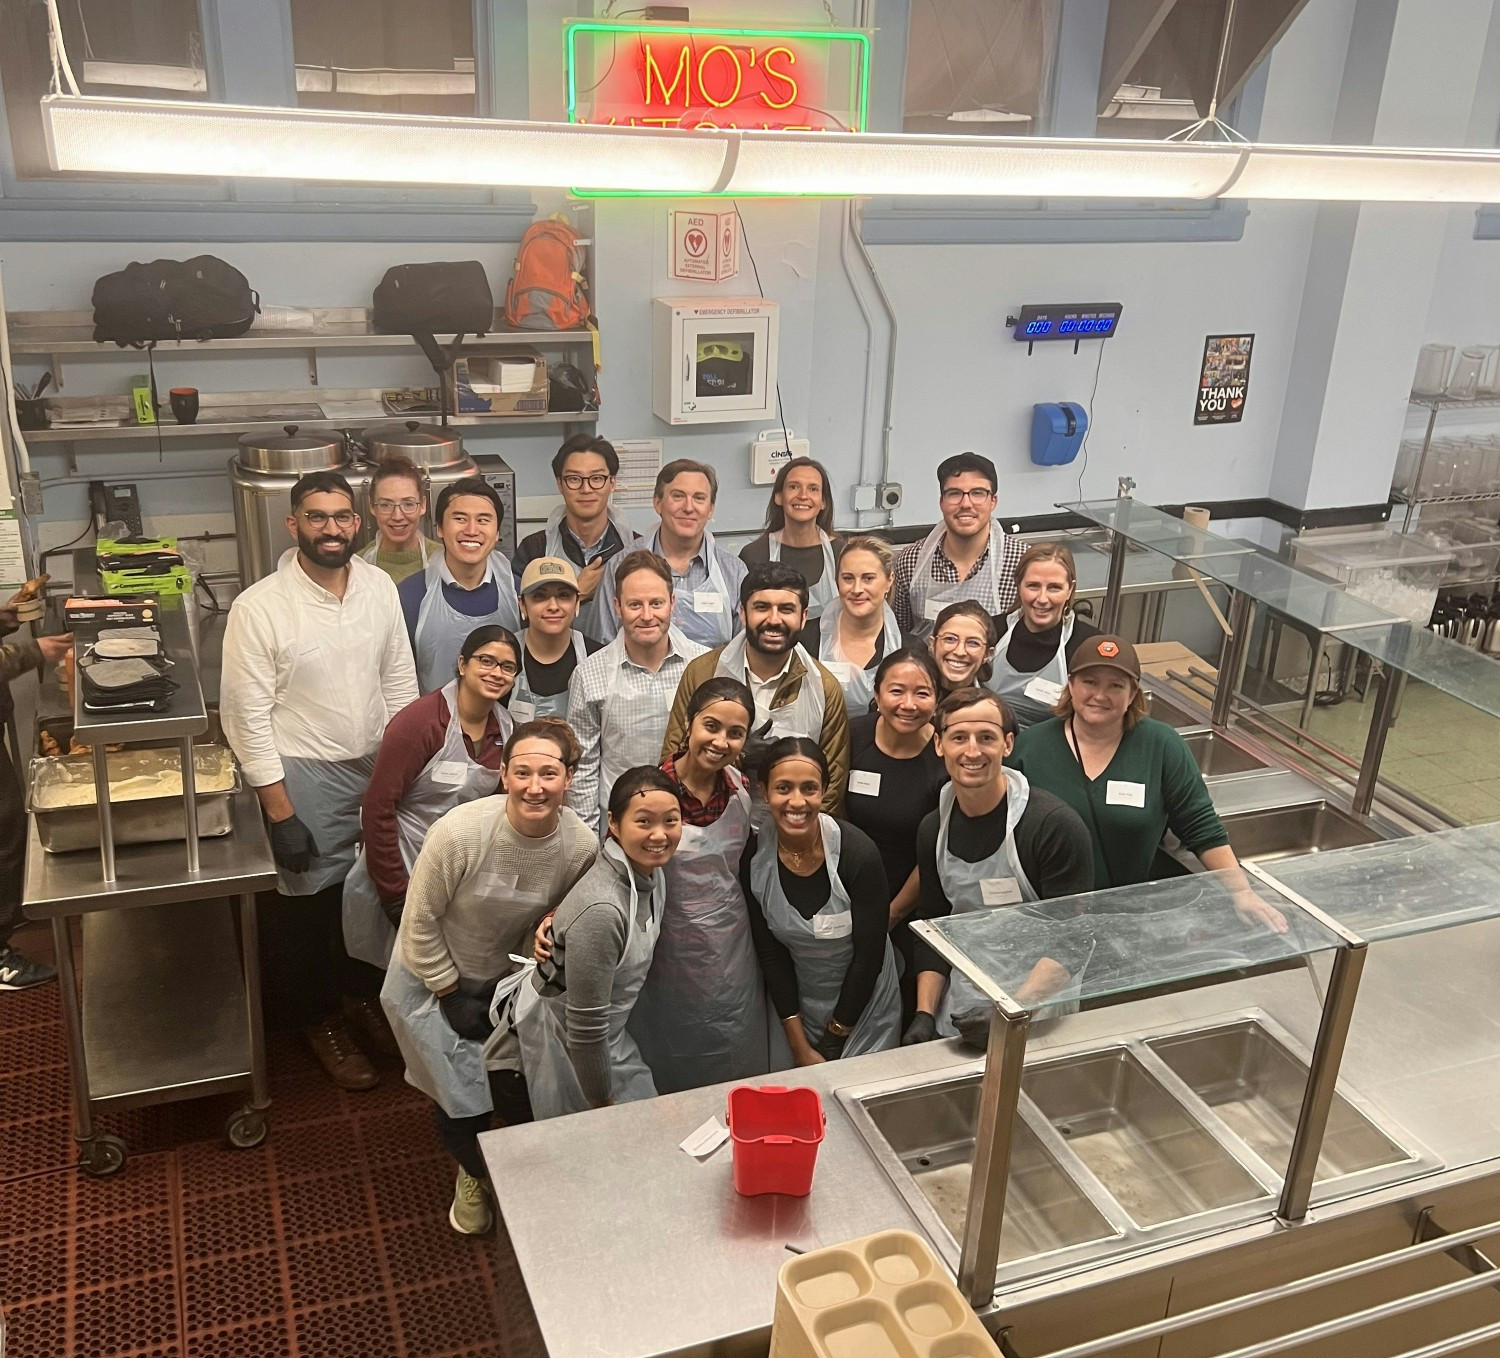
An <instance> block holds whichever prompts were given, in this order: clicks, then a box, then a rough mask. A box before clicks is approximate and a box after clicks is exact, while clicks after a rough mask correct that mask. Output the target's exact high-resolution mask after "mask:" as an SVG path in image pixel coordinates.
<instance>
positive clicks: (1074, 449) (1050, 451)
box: [1031, 401, 1089, 467]
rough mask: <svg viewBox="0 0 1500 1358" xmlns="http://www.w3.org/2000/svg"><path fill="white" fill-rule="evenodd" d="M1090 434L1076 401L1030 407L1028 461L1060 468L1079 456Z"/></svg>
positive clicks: (1084, 415) (1044, 403) (1086, 419)
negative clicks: (1085, 437)
mask: <svg viewBox="0 0 1500 1358" xmlns="http://www.w3.org/2000/svg"><path fill="white" fill-rule="evenodd" d="M1088 430H1089V417H1088V412H1087V411H1086V410H1084V408H1083V407H1082V406H1081V405H1079V404H1078V403H1077V402H1076V401H1052V402H1041V403H1039V404H1037V405H1034V406H1032V407H1031V460H1032V461H1033V462H1035V463H1036V464H1037V465H1038V466H1041V467H1061V466H1062V465H1063V464H1064V463H1067V462H1071V461H1072V460H1073V459H1074V458H1075V457H1077V456H1078V449H1079V448H1080V447H1081V446H1082V445H1083V436H1084V435H1085V434H1086V433H1088Z"/></svg>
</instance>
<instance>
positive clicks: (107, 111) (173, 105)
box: [42, 95, 1500, 203]
mask: <svg viewBox="0 0 1500 1358" xmlns="http://www.w3.org/2000/svg"><path fill="white" fill-rule="evenodd" d="M42 114H43V124H44V127H45V128H46V133H47V148H48V154H49V157H50V159H51V163H52V165H53V167H54V168H55V169H59V170H76V171H82V172H86V173H91V174H99V173H106V174H107V173H125V174H139V173H141V172H142V168H143V167H148V168H149V173H151V174H153V175H161V174H165V175H189V176H210V177H213V178H252V179H255V178H270V179H313V180H333V181H343V182H347V183H370V184H375V183H379V184H465V185H483V186H502V185H514V186H519V187H525V188H569V187H580V188H588V189H592V190H596V191H601V192H613V193H632V192H637V193H675V194H681V195H684V196H689V195H696V194H708V193H746V194H765V195H783V196H788V197H790V196H795V195H804V194H806V195H822V196H828V197H866V196H871V195H897V196H903V195H914V196H930V195H944V196H955V195H964V196H979V197H1002V198H1003V197H1013V198H1137V199H1138V198H1175V199H1187V200H1195V199H1196V200H1208V199H1214V198H1266V199H1271V198H1276V199H1303V200H1341V201H1368V202H1409V203H1485V202H1500V151H1490V150H1468V149H1459V150H1442V149H1426V148H1411V149H1404V148H1385V147H1352V146H1275V145H1261V144H1258V143H1243V144H1242V143H1225V142H1182V141H1178V142H1161V141H1126V140H1116V139H1108V138H1101V139H1083V138H1080V139H1073V140H1065V139H1061V138H1042V137H942V136H906V135H896V134H885V135H882V134H860V133H844V132H759V131H744V132H736V131H729V130H723V129H704V130H701V131H685V130H678V129H657V128H632V127H608V126H602V127H601V126H594V125H582V124H571V123H541V122H520V121H510V122H506V121H499V120H492V119H481V118H443V117H423V116H415V115H402V114H380V113H342V112H336V111H327V110H318V109H290V108H261V107H253V106H240V105H231V104H213V103H202V102H194V103H190V102H186V101H182V102H174V101H171V100H147V99H100V98H94V97H80V96H77V95H48V96H47V97H46V98H44V99H43V100H42Z"/></svg>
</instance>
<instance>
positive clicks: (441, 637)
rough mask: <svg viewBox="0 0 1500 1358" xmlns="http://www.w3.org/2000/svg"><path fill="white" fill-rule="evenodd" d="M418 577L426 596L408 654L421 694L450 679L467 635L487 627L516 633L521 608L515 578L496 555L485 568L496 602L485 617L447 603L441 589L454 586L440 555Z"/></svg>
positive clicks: (494, 554)
mask: <svg viewBox="0 0 1500 1358" xmlns="http://www.w3.org/2000/svg"><path fill="white" fill-rule="evenodd" d="M422 576H423V579H424V580H425V581H426V582H427V593H426V594H424V595H423V596H422V607H421V608H420V609H419V610H418V612H417V630H416V634H415V637H414V639H413V646H412V650H413V652H414V653H415V656H416V661H417V687H418V688H419V689H420V690H421V691H422V692H423V693H431V692H432V690H433V689H435V688H442V686H443V685H444V684H446V683H447V682H448V680H450V679H452V678H453V677H454V674H455V673H456V671H457V668H458V653H459V651H460V649H462V647H463V644H464V638H465V637H467V636H468V635H469V633H470V632H472V631H473V630H474V629H475V628H476V627H484V626H486V625H488V624H490V623H499V624H500V626H502V627H508V628H510V630H511V631H512V632H514V631H516V630H517V629H518V628H519V627H520V625H521V605H520V604H519V603H518V602H517V600H516V577H515V576H514V575H513V574H512V573H511V569H510V562H509V561H507V560H506V559H505V558H504V557H503V556H501V555H500V553H499V552H491V553H490V559H489V562H488V564H487V565H486V567H485V576H484V578H485V581H489V580H493V581H494V582H495V589H496V591H497V593H498V594H499V598H500V602H499V604H498V606H497V607H496V609H495V611H494V612H493V613H491V614H490V615H489V616H487V617H482V618H471V617H469V616H468V615H467V614H464V613H460V612H458V610H457V609H455V608H454V607H453V606H452V605H451V604H450V603H449V602H448V599H447V597H446V596H445V595H444V593H443V586H444V585H445V584H448V585H451V584H455V583H457V582H456V581H455V580H454V579H453V573H452V572H451V571H450V570H449V569H448V560H447V557H446V555H445V554H444V553H441V552H439V553H438V554H437V555H436V556H434V557H433V558H432V560H431V561H429V562H428V563H427V568H426V570H425V571H423V573H422ZM481 583H483V582H481Z"/></svg>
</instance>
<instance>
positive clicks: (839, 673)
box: [820, 660, 854, 684]
mask: <svg viewBox="0 0 1500 1358" xmlns="http://www.w3.org/2000/svg"><path fill="white" fill-rule="evenodd" d="M820 663H821V664H822V666H823V668H824V669H825V670H827V671H828V673H829V674H831V675H833V677H834V678H835V679H837V680H838V681H839V683H841V684H847V683H848V682H849V681H850V680H851V679H852V678H854V666H853V665H851V664H850V663H849V662H848V661H847V660H824V661H822V662H820Z"/></svg>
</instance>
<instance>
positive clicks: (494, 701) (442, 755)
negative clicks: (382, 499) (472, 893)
mask: <svg viewBox="0 0 1500 1358" xmlns="http://www.w3.org/2000/svg"><path fill="white" fill-rule="evenodd" d="M520 661H521V643H520V642H519V641H517V640H516V638H515V636H514V635H513V634H512V633H511V632H509V631H508V630H507V629H506V628H504V627H498V626H489V627H476V628H475V629H474V630H473V631H472V632H470V633H469V635H468V636H467V637H466V638H465V639H464V643H463V646H462V647H461V648H460V651H459V657H458V666H457V669H458V673H457V675H456V676H455V677H454V678H453V679H450V680H449V681H448V683H447V684H445V685H444V686H443V687H442V688H440V689H434V690H433V691H432V692H431V693H428V694H425V695H424V696H423V697H421V698H418V699H417V700H416V702H414V703H412V704H410V705H409V706H407V707H404V708H402V710H401V711H400V712H398V713H397V714H396V715H395V716H394V717H392V718H391V721H390V725H388V726H387V727H386V728H385V736H384V737H383V738H382V740H381V742H380V751H379V753H378V754H377V755H376V756H375V771H374V773H372V774H371V775H370V785H369V788H368V789H367V790H366V792H365V798H364V803H363V805H362V807H361V809H360V826H361V829H362V832H363V844H362V846H361V848H360V852H359V857H358V858H357V859H356V860H355V863H354V867H353V868H352V869H351V870H350V873H349V876H348V878H347V879H346V880H345V882H344V914H343V919H344V946H345V947H346V948H347V949H348V952H349V955H350V956H351V957H357V958H359V959H360V961H362V962H369V963H370V964H371V965H372V966H377V967H384V966H385V965H386V963H387V962H388V961H389V959H390V955H391V945H392V943H394V942H395V938H396V928H397V926H398V925H399V924H400V923H401V910H402V906H403V904H404V903H405V900H406V888H407V884H408V882H409V880H410V877H411V870H412V865H413V864H414V863H415V862H416V861H417V853H418V852H419V851H420V849H421V847H422V841H423V840H424V839H425V838H426V837H427V832H428V830H430V829H431V828H432V826H433V825H434V824H435V823H436V822H437V820H438V818H439V817H441V816H442V815H443V814H444V813H445V812H448V811H451V810H452V809H453V808H454V807H455V806H460V805H462V804H463V803H464V802H470V801H473V800H474V799H475V798H477V797H487V796H489V795H490V793H492V792H494V791H495V789H496V788H497V787H499V785H500V762H501V761H500V755H501V749H502V747H503V746H504V744H505V741H506V738H507V737H508V736H509V735H510V732H511V728H512V721H511V717H510V714H509V713H508V712H507V711H506V710H505V708H504V707H502V706H501V703H502V701H503V700H504V699H505V697H506V696H507V695H508V694H509V693H510V691H511V687H512V686H513V685H514V684H515V682H516V674H517V671H518V669H519V666H520Z"/></svg>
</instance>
